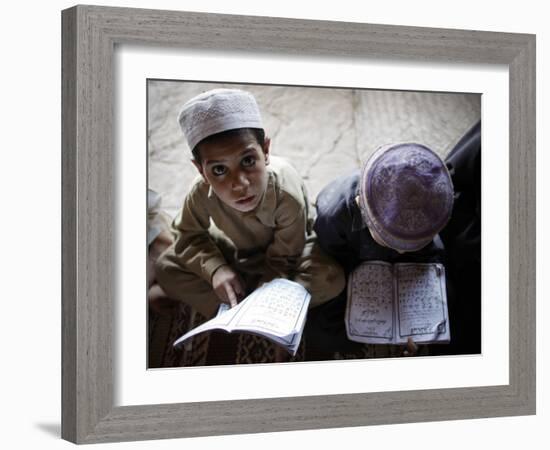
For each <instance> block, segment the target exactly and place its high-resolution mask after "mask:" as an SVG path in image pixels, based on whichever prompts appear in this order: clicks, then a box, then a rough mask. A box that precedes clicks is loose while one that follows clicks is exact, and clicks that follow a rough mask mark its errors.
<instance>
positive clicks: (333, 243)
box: [314, 171, 443, 276]
mask: <svg viewBox="0 0 550 450" xmlns="http://www.w3.org/2000/svg"><path fill="white" fill-rule="evenodd" d="M358 184H359V171H355V172H354V173H353V174H351V175H349V176H344V177H340V178H337V179H336V180H334V181H333V182H332V183H330V184H329V185H328V186H327V187H325V188H324V189H323V190H322V191H321V193H320V194H319V196H318V197H317V220H316V221H315V225H314V230H315V232H316V234H317V237H318V239H319V244H320V245H321V247H322V248H323V250H325V252H326V253H328V254H329V255H331V256H332V257H334V258H335V259H336V260H337V261H338V262H339V263H340V264H341V265H342V267H343V268H344V270H345V272H346V276H347V275H349V274H350V273H351V272H352V271H353V269H355V268H356V267H357V266H358V265H359V263H361V262H362V261H376V260H378V261H387V262H389V263H397V262H443V260H442V258H443V244H442V242H441V239H440V238H439V237H438V236H436V237H435V239H434V240H433V241H432V242H431V243H430V244H429V245H427V246H426V247H424V248H422V249H420V250H418V251H416V252H407V253H399V252H398V251H396V250H393V249H391V248H388V247H383V246H381V245H380V244H378V243H377V242H376V241H375V240H374V239H373V238H372V236H371V234H370V232H369V230H368V228H367V225H366V224H365V222H364V221H363V218H362V216H361V210H360V209H359V206H358V205H357V203H356V201H355V198H356V197H357V195H359V191H358Z"/></svg>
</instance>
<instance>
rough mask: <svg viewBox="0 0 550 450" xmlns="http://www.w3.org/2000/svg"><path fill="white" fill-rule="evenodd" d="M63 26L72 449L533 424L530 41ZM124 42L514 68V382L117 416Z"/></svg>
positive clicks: (86, 20)
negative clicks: (116, 221)
mask: <svg viewBox="0 0 550 450" xmlns="http://www.w3.org/2000/svg"><path fill="white" fill-rule="evenodd" d="M62 29H63V37H62V52H63V55H62V81H63V87H62V106H63V111H62V147H63V148H62V151H63V154H62V176H63V182H62V183H63V185H62V196H63V198H62V207H63V219H62V227H63V246H62V270H63V280H62V297H63V298H62V327H63V330H62V345H63V348H62V365H63V367H62V375H63V379H62V437H63V438H64V439H67V440H70V441H73V442H76V443H96V442H112V441H128V440H141V439H160V438H177V437H192V436H209V435H221V434H235V433H260V432H272V431H285V430H302V429H315V428H328V427H331V428H334V427H349V426H361V425H370V424H388V423H403V422H413V421H416V422H418V421H431V420H451V419H464V418H480V417H496V416H510V415H525V414H534V412H535V392H536V390H535V36H533V35H527V34H510V33H494V32H482V31H467V30H449V29H435V28H417V27H404V26H390V25H370V24H359V23H342V22H328V21H308V20H295V19H280V18H270V17H248V16H233V15H218V14H204V13H188V12H176V11H157V10H144V9H127V8H110V7H97V6H75V7H73V8H70V9H67V10H65V11H63V13H62ZM243 30H246V33H245V32H244V31H243ZM327 36H330V39H327ZM116 44H151V45H157V46H162V47H185V48H191V49H197V50H201V49H217V50H239V51H243V52H247V51H256V52H264V53H265V54H267V55H269V54H274V55H275V54H277V55H299V54H307V55H316V56H326V57H355V58H366V57H375V58H390V59H396V60H400V59H407V60H413V61H434V62H465V63H482V64H505V65H507V66H508V69H509V86H510V91H509V94H510V97H509V101H510V107H509V114H510V117H509V124H510V129H509V142H510V152H509V157H510V162H509V167H510V181H509V188H510V192H509V202H510V203H509V211H510V222H509V230H510V241H509V246H510V247H509V248H510V271H509V273H510V279H509V293H510V298H509V327H510V328H509V338H510V340H509V363H510V365H509V384H507V385H500V386H485V387H468V388H451V389H428V390H415V391H401V392H378V393H361V394H340V395H319V396H305V397H285V398H276V399H255V400H234V401H213V402H194V403H178V404H163V405H137V406H114V395H113V386H114V382H113V380H114V373H113V336H114V330H113V326H114V325H113V314H114V307H113V305H114V295H115V294H114V281H115V280H114V275H113V274H115V273H116V271H115V270H114V269H115V266H114V261H113V254H112V248H113V241H114V236H113V233H114V226H113V215H114V214H113V211H114V208H115V202H114V193H113V187H114V180H113V177H114V171H113V161H114V158H115V154H114V151H115V147H114V138H113V119H114V117H113V101H114V100H113V99H114V89H113V73H114V71H113V52H114V49H115V45H116Z"/></svg>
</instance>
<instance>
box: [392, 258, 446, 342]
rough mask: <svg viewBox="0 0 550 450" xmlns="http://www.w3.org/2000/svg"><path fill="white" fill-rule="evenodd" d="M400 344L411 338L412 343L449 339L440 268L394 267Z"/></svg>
mask: <svg viewBox="0 0 550 450" xmlns="http://www.w3.org/2000/svg"><path fill="white" fill-rule="evenodd" d="M395 273H396V280H397V281H396V283H397V287H396V291H397V317H398V324H399V325H398V330H399V336H398V337H399V339H398V341H399V342H406V341H407V338H408V337H409V336H410V337H412V338H413V340H414V341H415V342H429V341H448V340H449V339H450V332H449V320H448V312H447V296H446V292H445V268H444V267H443V265H441V264H396V265H395Z"/></svg>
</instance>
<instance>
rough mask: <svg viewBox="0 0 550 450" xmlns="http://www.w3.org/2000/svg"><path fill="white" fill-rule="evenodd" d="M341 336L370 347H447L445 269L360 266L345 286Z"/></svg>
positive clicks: (414, 265)
mask: <svg viewBox="0 0 550 450" xmlns="http://www.w3.org/2000/svg"><path fill="white" fill-rule="evenodd" d="M345 321H346V330H347V334H348V338H349V339H350V340H352V341H357V342H365V343H370V344H404V343H406V342H407V339H408V338H409V337H410V338H412V339H413V340H414V341H415V342H418V343H429V342H442V343H444V342H449V341H450V339H451V333H450V329H449V313H448V309H447V295H446V288H445V268H444V266H443V265H441V264H435V263H430V264H428V263H426V264H422V263H398V264H389V263H386V262H381V261H369V262H364V263H362V264H361V265H359V266H358V267H357V269H355V270H354V271H353V273H352V274H351V275H350V277H349V280H348V301H347V307H346V318H345Z"/></svg>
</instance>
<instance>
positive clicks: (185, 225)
mask: <svg viewBox="0 0 550 450" xmlns="http://www.w3.org/2000/svg"><path fill="white" fill-rule="evenodd" d="M267 171H268V184H267V189H266V192H265V193H264V196H263V198H262V200H261V201H260V204H259V205H258V206H257V207H256V208H255V209H254V210H253V211H249V212H245V213H243V212H240V211H237V210H235V209H233V208H231V207H230V206H228V205H226V204H224V203H223V202H222V201H220V200H219V199H218V197H217V196H216V194H215V193H214V191H213V190H212V189H211V187H210V186H209V185H208V184H206V183H205V182H204V180H203V179H202V177H198V178H197V179H195V181H194V182H193V185H192V187H191V189H190V191H189V193H188V194H187V197H186V198H185V201H184V204H183V207H182V209H181V211H180V213H179V214H178V216H177V217H176V219H175V220H174V223H173V228H174V231H175V233H176V243H175V248H174V251H175V254H176V258H177V260H178V263H179V264H180V265H182V266H185V267H186V268H187V269H188V270H190V271H192V272H193V273H195V274H197V275H198V276H200V277H201V278H203V279H204V280H206V281H208V282H211V279H212V275H213V273H214V272H215V271H216V269H218V268H219V267H220V266H221V265H224V264H228V263H230V262H231V263H233V262H235V261H237V262H238V261H246V260H247V259H250V258H252V259H253V260H255V261H258V262H260V261H263V262H265V264H267V266H268V268H269V269H271V270H272V271H273V274H272V275H273V276H280V277H288V275H289V273H291V272H292V270H293V269H294V268H295V265H296V261H297V259H298V258H299V257H300V256H301V254H302V251H303V249H304V245H305V241H306V235H308V234H310V233H311V230H312V223H313V220H312V217H311V211H312V208H310V206H309V204H308V200H307V193H306V190H305V186H304V184H303V181H302V179H301V177H300V175H299V174H298V172H297V171H296V170H295V169H294V168H293V167H292V166H291V165H290V164H289V163H288V162H287V161H285V160H284V159H281V158H277V157H273V156H271V157H270V164H269V165H268V166H267ZM220 244H223V245H220ZM221 247H223V251H222V249H221ZM228 249H229V251H228ZM231 253H232V255H231ZM228 258H232V259H233V260H232V261H228Z"/></svg>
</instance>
